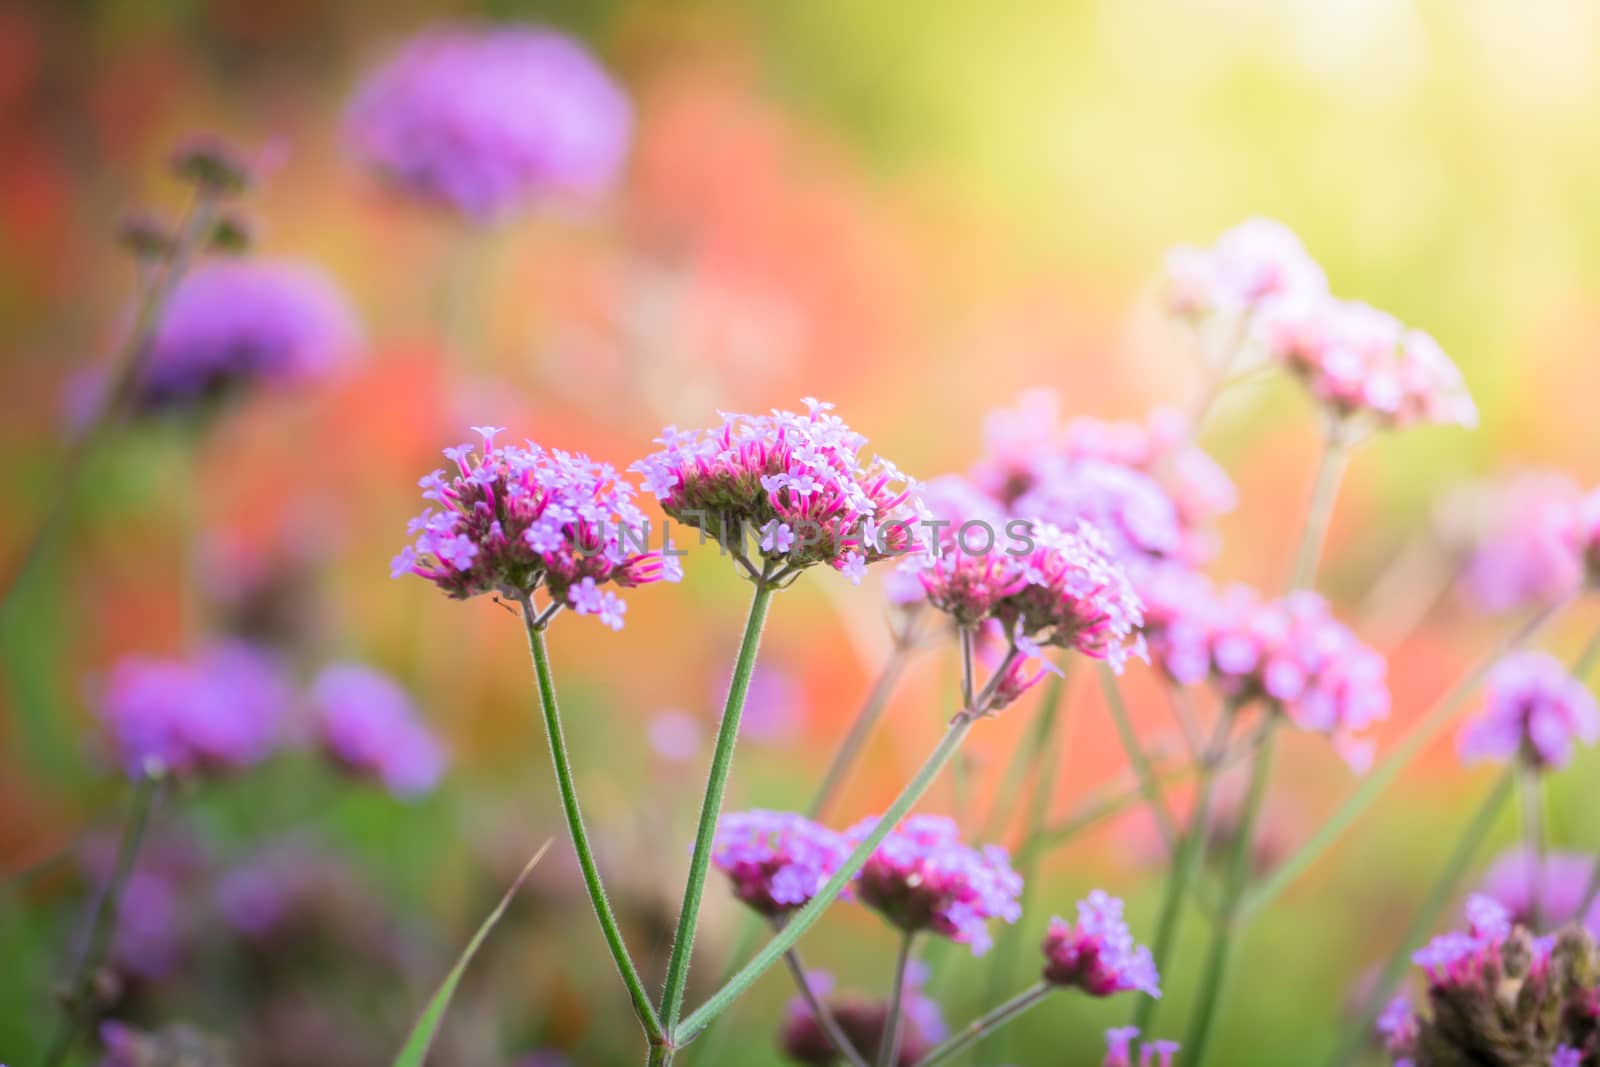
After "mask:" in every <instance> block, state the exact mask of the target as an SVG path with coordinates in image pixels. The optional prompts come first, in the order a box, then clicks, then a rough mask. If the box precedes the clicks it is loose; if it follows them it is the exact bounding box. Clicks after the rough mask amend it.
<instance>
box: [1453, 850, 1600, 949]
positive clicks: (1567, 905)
mask: <svg viewBox="0 0 1600 1067" xmlns="http://www.w3.org/2000/svg"><path fill="white" fill-rule="evenodd" d="M1594 865H1595V857H1593V856H1591V855H1587V854H1585V853H1582V852H1551V853H1548V854H1547V855H1546V856H1545V857H1544V858H1543V861H1542V862H1541V861H1540V859H1539V856H1538V853H1537V852H1535V851H1534V850H1533V849H1530V848H1526V847H1518V848H1513V849H1510V850H1508V851H1506V852H1504V853H1502V854H1501V856H1500V858H1499V859H1497V860H1495V861H1494V863H1493V864H1492V865H1491V866H1490V867H1489V870H1488V871H1487V872H1485V874H1484V876H1483V881H1482V882H1481V883H1480V884H1479V886H1478V892H1479V893H1481V894H1483V895H1484V896H1486V897H1490V898H1492V899H1494V900H1496V901H1498V902H1499V903H1500V905H1501V906H1502V907H1504V908H1505V909H1506V910H1507V911H1509V912H1511V916H1512V919H1513V920H1514V921H1516V922H1518V923H1521V924H1522V925H1524V926H1531V925H1532V922H1533V918H1534V916H1535V914H1537V915H1538V917H1539V920H1540V923H1541V925H1542V926H1543V927H1544V928H1545V929H1546V930H1555V929H1558V928H1559V927H1562V926H1565V925H1566V924H1567V923H1569V922H1572V921H1573V920H1575V919H1576V920H1581V922H1582V923H1583V925H1584V926H1585V927H1586V928H1587V929H1588V931H1589V932H1590V933H1591V934H1593V935H1595V936H1596V937H1600V900H1596V901H1594V902H1592V903H1591V905H1590V907H1589V910H1588V911H1587V912H1586V913H1585V914H1584V915H1582V916H1579V914H1578V909H1579V907H1580V906H1582V904H1583V900H1584V896H1585V894H1586V893H1587V892H1588V888H1589V878H1590V876H1591V874H1592V873H1593V871H1594Z"/></svg>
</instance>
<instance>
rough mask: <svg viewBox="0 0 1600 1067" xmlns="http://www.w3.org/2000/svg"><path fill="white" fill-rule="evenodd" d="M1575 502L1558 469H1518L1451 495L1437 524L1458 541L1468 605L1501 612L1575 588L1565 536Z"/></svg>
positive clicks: (1573, 486)
mask: <svg viewBox="0 0 1600 1067" xmlns="http://www.w3.org/2000/svg"><path fill="white" fill-rule="evenodd" d="M1581 500H1582V492H1581V490H1580V489H1579V488H1578V485H1577V483H1576V482H1574V481H1573V480H1572V479H1571V478H1569V477H1567V476H1566V475H1565V474H1562V473H1560V472H1558V471H1524V472H1521V473H1518V474H1515V475H1512V476H1511V477H1508V478H1506V479H1503V480H1501V481H1499V482H1492V483H1488V484H1483V485H1474V486H1471V487H1469V488H1468V489H1465V490H1462V491H1460V492H1457V493H1455V494H1453V495H1452V496H1451V497H1450V498H1449V500H1448V501H1447V506H1446V508H1445V509H1444V512H1443V514H1442V516H1441V525H1442V527H1443V530H1444V534H1445V536H1446V537H1448V538H1450V539H1451V540H1452V541H1453V542H1457V543H1460V542H1465V547H1466V550H1467V553H1468V555H1467V560H1466V566H1465V572H1464V574H1463V579H1462V580H1463V588H1464V590H1465V592H1466V594H1467V597H1468V598H1469V599H1470V600H1471V601H1472V602H1473V604H1474V605H1476V606H1477V607H1478V608H1480V609H1482V610H1484V611H1490V612H1497V613H1498V612H1506V611H1513V610H1516V609H1519V608H1524V607H1539V606H1543V605H1546V604H1550V603H1553V602H1554V601H1556V600H1558V599H1560V598H1561V597H1563V596H1566V595H1567V594H1569V593H1571V592H1572V591H1573V590H1575V589H1576V588H1577V587H1578V585H1579V584H1580V582H1581V581H1582V578H1583V563H1582V559H1581V555H1580V553H1578V552H1575V551H1574V546H1573V542H1572V538H1571V532H1572V528H1573V524H1574V520H1575V516H1576V515H1577V514H1578V511H1579V508H1580V506H1581V504H1580V501H1581Z"/></svg>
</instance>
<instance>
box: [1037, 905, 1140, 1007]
mask: <svg viewBox="0 0 1600 1067" xmlns="http://www.w3.org/2000/svg"><path fill="white" fill-rule="evenodd" d="M1043 950H1044V958H1045V965H1044V980H1045V981H1047V982H1049V983H1051V984H1052V985H1059V986H1073V987H1076V988H1078V989H1081V990H1083V991H1084V992H1085V993H1088V994H1089V995H1090V996H1092V997H1108V996H1110V995H1112V994H1113V993H1122V992H1127V991H1130V990H1137V991H1139V992H1143V993H1148V994H1149V995H1150V996H1152V997H1159V996H1160V995H1161V985H1160V976H1159V975H1157V974H1156V965H1155V960H1154V959H1153V958H1152V957H1151V955H1150V950H1149V949H1148V948H1145V947H1144V946H1143V945H1137V944H1135V943H1134V940H1133V934H1132V933H1130V932H1129V930H1128V924H1127V922H1125V921H1124V920H1123V918H1122V901H1120V900H1118V899H1117V898H1115V897H1113V896H1110V895H1108V894H1107V893H1105V892H1103V891H1102V890H1099V889H1096V890H1095V891H1094V892H1092V893H1090V894H1089V896H1088V897H1087V898H1086V899H1084V900H1080V901H1079V902H1078V921H1077V922H1076V923H1068V922H1066V921H1065V920H1063V919H1061V918H1060V917H1055V918H1052V919H1051V920H1050V932H1049V933H1048V934H1047V935H1046V936H1045V939H1044V945H1043Z"/></svg>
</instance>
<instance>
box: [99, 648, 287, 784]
mask: <svg viewBox="0 0 1600 1067" xmlns="http://www.w3.org/2000/svg"><path fill="white" fill-rule="evenodd" d="M291 699H292V696H291V690H290V688H289V685H288V682H287V681H286V680H285V678H284V676H283V673H282V671H281V670H280V668H279V666H278V664H277V663H276V662H275V661H274V660H273V659H272V657H270V656H268V655H267V654H266V653H264V652H262V651H261V650H259V649H258V648H256V647H254V646H252V645H249V644H246V643H244V642H242V641H226V642H220V643H216V644H212V645H208V646H206V647H204V648H202V649H201V650H200V651H199V652H198V653H196V654H195V655H194V656H193V657H192V658H190V659H188V660H160V659H149V658H145V657H142V656H129V657H127V658H125V659H123V660H120V661H119V662H118V663H117V664H116V665H115V666H114V667H113V668H112V669H111V672H110V674H109V676H108V677H107V678H106V681H105V688H104V692H103V694H102V696H101V700H100V704H99V714H100V719H101V722H102V723H104V725H105V728H106V732H107V734H108V735H109V737H110V740H111V744H112V747H113V749H114V751H115V754H116V757H117V759H118V761H119V762H120V763H121V764H122V766H123V767H124V768H125V769H126V770H127V773H128V774H129V775H130V776H134V777H137V776H139V775H141V774H144V773H146V772H147V771H150V770H157V769H159V770H162V771H166V772H171V773H175V774H201V773H206V774H210V773H222V772H225V771H231V770H238V769H240V768H243V767H248V766H252V765H254V764H256V763H259V762H260V761H261V760H263V759H265V758H266V757H267V756H268V755H270V754H271V753H272V752H273V751H274V750H275V749H276V748H277V747H278V744H279V742H280V734H281V729H280V727H281V724H282V720H283V716H284V713H285V711H286V710H287V709H288V707H289V705H290V703H291Z"/></svg>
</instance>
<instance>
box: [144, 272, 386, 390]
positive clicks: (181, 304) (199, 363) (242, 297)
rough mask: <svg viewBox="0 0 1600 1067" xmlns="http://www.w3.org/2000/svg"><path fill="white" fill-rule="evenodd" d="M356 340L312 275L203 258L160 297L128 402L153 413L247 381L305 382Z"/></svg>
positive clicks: (341, 304) (335, 300)
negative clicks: (144, 357) (162, 306)
mask: <svg viewBox="0 0 1600 1067" xmlns="http://www.w3.org/2000/svg"><path fill="white" fill-rule="evenodd" d="M360 345H361V328H360V326H359V325H358V324H357V322H356V318H355V314H354V312H352V310H351V309H350V305H349V304H348V303H347V302H346V301H345V298H344V295H343V294H342V293H341V292H340V291H339V289H338V287H337V286H336V285H335V284H334V283H333V281H332V280H331V279H330V278H328V276H327V275H325V274H323V273H322V272H321V271H319V270H316V269H314V268H311V267H307V266H303V265H301V264H298V263H292V262H289V261H283V260H278V261H273V260H240V259H223V260H213V261H211V262H208V263H205V264H202V265H201V266H199V267H197V268H196V269H195V270H193V271H192V272H190V273H189V274H188V275H186V276H185V277H184V278H183V280H182V281H181V282H179V283H178V286H177V288H176V289H175V290H174V292H173V294H172V297H171V299H169V300H168V301H167V305H166V308H165V309H164V310H163V312H162V315H161V322H160V324H159V325H158V326H157V327H156V331H155V335H154V337H153V338H152V339H151V342H150V352H149V356H148V358H147V360H146V362H145V364H144V366H143V368H142V370H141V373H140V376H139V378H138V380H137V381H136V382H135V383H134V388H135V393H134V404H135V406H136V407H137V408H138V409H139V410H140V411H144V412H148V413H158V412H164V411H169V410H174V409H188V408H192V407H195V406H198V405H203V404H205V403H207V402H211V401H216V400H218V399H222V398H225V397H227V396H229V395H232V394H234V393H237V392H239V391H241V390H244V389H248V388H252V387H269V388H288V387H294V386H300V385H305V384H308V383H311V382H314V381H317V380H319V379H321V378H324V377H326V376H328V375H329V374H330V373H332V372H333V371H335V370H336V369H338V368H339V367H340V366H342V365H343V364H344V363H345V362H346V361H347V360H348V359H349V358H350V357H351V356H352V355H353V354H354V353H355V352H356V351H357V350H358V349H359V347H360Z"/></svg>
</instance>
